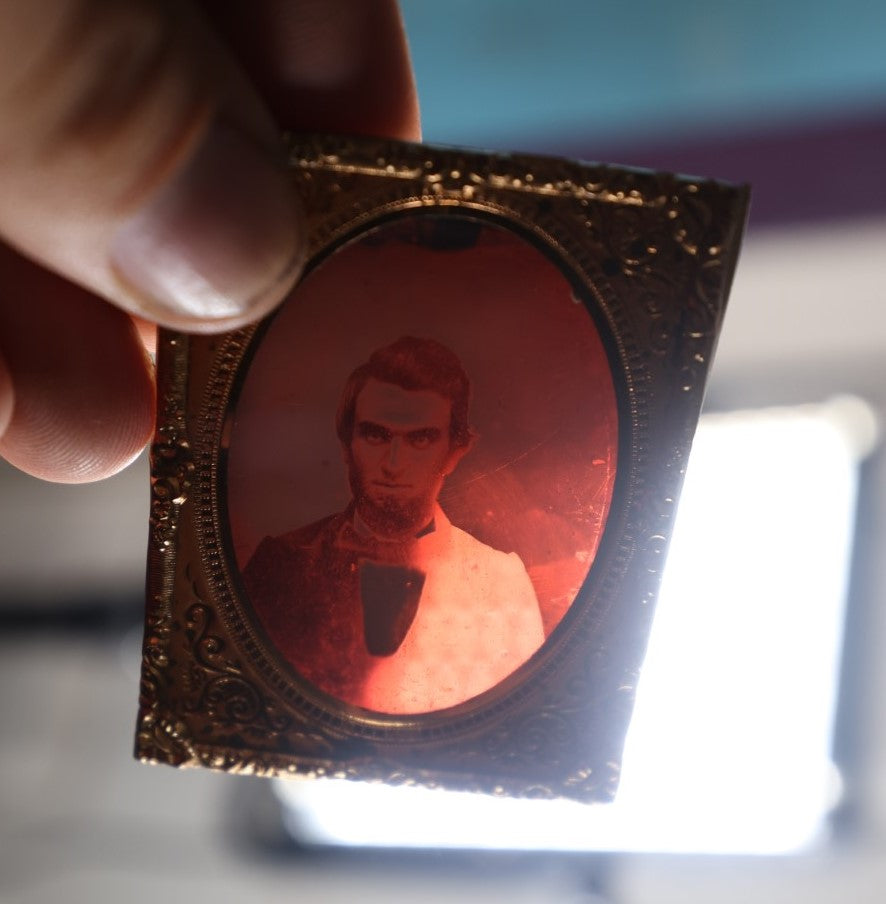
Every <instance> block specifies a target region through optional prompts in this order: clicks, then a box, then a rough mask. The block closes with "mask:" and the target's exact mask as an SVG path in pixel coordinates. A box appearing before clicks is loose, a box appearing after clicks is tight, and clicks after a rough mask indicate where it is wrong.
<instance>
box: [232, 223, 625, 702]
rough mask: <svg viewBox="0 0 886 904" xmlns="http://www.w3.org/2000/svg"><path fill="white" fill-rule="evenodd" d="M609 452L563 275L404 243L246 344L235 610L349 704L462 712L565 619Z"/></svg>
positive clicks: (600, 375) (314, 291)
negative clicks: (240, 595)
mask: <svg viewBox="0 0 886 904" xmlns="http://www.w3.org/2000/svg"><path fill="white" fill-rule="evenodd" d="M617 452H618V416H617V407H616V402H615V395H614V390H613V384H612V375H611V372H610V364H609V362H608V359H607V355H606V352H605V350H604V347H603V344H602V341H601V339H600V336H599V333H598V332H597V329H596V327H595V325H594V322H593V320H592V318H591V316H590V314H589V312H588V310H587V309H586V308H585V306H584V305H582V304H581V303H580V302H579V301H577V299H576V298H575V297H574V295H573V290H572V287H571V285H570V284H569V282H568V281H567V280H566V279H565V278H564V276H563V274H562V273H561V272H560V271H558V270H557V268H556V267H555V266H554V265H553V263H551V261H550V260H548V259H547V258H545V257H544V256H543V255H542V254H541V252H539V251H538V250H537V249H535V248H534V247H533V246H532V245H530V244H529V243H528V242H526V241H525V240H524V239H522V238H521V237H519V236H517V235H516V234H514V233H513V232H510V231H508V230H506V229H503V228H501V227H499V226H496V225H492V224H491V223H489V222H484V221H483V220H481V219H477V218H472V217H468V216H452V215H449V216H439V215H437V216H435V215H432V214H424V213H420V214H412V215H408V216H405V217H402V218H398V219H395V220H392V221H391V222H389V223H387V224H385V225H383V226H379V227H377V228H375V229H373V230H371V231H369V232H368V233H366V234H365V235H362V236H360V237H359V238H357V239H355V240H353V241H352V242H350V243H348V244H346V245H345V246H343V247H341V248H339V249H337V250H336V251H335V252H334V253H333V254H332V255H330V256H329V257H328V258H327V259H326V260H325V261H324V262H323V263H322V264H321V265H319V266H318V267H317V269H316V270H315V271H314V272H312V273H311V274H310V275H309V276H308V277H307V278H306V279H305V280H304V282H303V283H302V285H301V286H300V287H299V289H298V290H297V291H296V293H294V295H293V297H292V299H291V300H290V301H289V302H288V303H287V304H286V305H285V306H284V308H283V309H282V310H281V311H280V313H279V314H278V315H277V316H276V317H275V318H274V319H273V320H272V321H271V322H270V323H269V324H268V325H267V327H266V329H265V330H264V331H263V333H262V335H261V337H260V339H259V340H258V341H257V342H256V346H255V351H254V353H253V355H252V357H251V360H250V362H249V365H248V368H247V370H246V374H245V377H244V382H243V385H242V388H241V390H240V393H239V396H238V398H237V400H236V403H235V406H234V416H233V425H232V428H231V431H230V437H229V447H228V454H227V490H228V515H229V519H230V530H231V541H232V546H233V551H234V556H235V560H236V563H237V566H238V570H239V572H240V578H241V586H242V589H243V592H244V598H245V600H246V602H247V604H248V605H249V606H250V607H251V608H252V609H253V610H254V612H255V615H256V618H257V621H258V624H259V627H260V629H261V630H262V631H263V632H264V634H265V635H266V637H267V640H268V642H269V645H270V646H271V647H272V648H273V649H274V650H275V651H276V652H277V653H279V654H280V656H281V658H282V659H283V660H285V662H286V663H287V664H288V665H289V666H290V667H292V668H293V669H294V671H295V672H296V674H297V675H299V676H300V677H302V678H304V679H306V680H307V681H309V682H310V683H312V684H314V685H315V686H316V687H317V688H318V689H320V690H322V691H323V692H325V693H327V694H330V695H331V696H332V697H334V698H336V699H338V700H341V701H344V702H346V703H350V704H353V705H355V706H359V707H363V708H365V709H368V710H370V711H373V712H381V713H408V714H415V713H424V712H432V711H436V710H441V709H446V708H448V707H452V706H456V705H458V704H460V703H464V702H465V701H467V700H470V699H472V698H474V697H477V696H479V695H480V694H482V693H484V692H485V691H488V690H489V689H491V688H493V687H495V686H496V685H497V684H498V683H499V682H500V681H502V680H503V679H505V678H506V677H508V676H509V675H510V674H511V673H513V672H514V671H515V670H516V669H518V668H519V667H520V666H521V665H523V664H524V663H525V662H526V661H527V660H529V659H530V657H531V656H532V655H533V654H534V653H535V652H536V651H537V650H538V649H539V647H540V646H541V645H542V643H543V641H544V639H545V637H546V636H549V635H550V634H551V632H552V631H553V630H554V629H555V628H556V626H557V624H558V623H559V622H560V620H561V618H562V617H563V615H564V614H565V612H566V611H567V609H568V608H569V606H570V605H571V604H572V602H573V601H574V599H575V597H576V595H577V594H578V591H579V589H580V587H581V585H582V584H583V582H584V580H585V578H586V577H587V574H588V570H589V568H590V566H591V564H592V562H593V558H594V555H595V553H596V549H597V545H598V543H599V539H600V536H601V533H602V530H603V527H604V525H605V522H606V516H607V513H608V509H609V502H610V499H611V495H612V488H613V484H614V479H615V472H616V461H617Z"/></svg>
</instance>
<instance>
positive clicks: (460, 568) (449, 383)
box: [242, 336, 544, 714]
mask: <svg viewBox="0 0 886 904" xmlns="http://www.w3.org/2000/svg"><path fill="white" fill-rule="evenodd" d="M470 397H471V384H470V380H469V378H468V376H467V374H466V373H465V370H464V368H463V366H462V364H461V362H460V360H459V358H458V357H457V356H456V355H455V353H454V352H452V351H451V350H450V349H449V348H447V347H446V346H444V345H442V344H441V343H439V342H437V341H435V340H433V339H427V338H415V337H411V336H406V337H403V338H401V339H398V340H397V341H395V342H394V343H392V344H390V345H387V346H385V347H383V348H379V349H377V350H376V351H375V352H373V353H372V354H371V355H370V357H369V360H368V361H366V362H365V363H363V364H361V365H360V366H359V367H357V368H356V370H354V371H353V373H351V375H350V377H349V378H348V379H347V382H346V384H345V386H344V390H343V392H342V395H341V400H340V403H339V407H338V411H337V414H336V417H335V430H336V433H337V437H338V441H339V443H340V448H341V454H342V458H343V461H344V465H345V467H346V469H347V476H348V482H349V485H350V491H351V501H350V504H349V505H348V506H347V507H346V508H345V509H344V510H343V511H339V512H337V513H334V514H330V515H329V516H327V517H325V518H322V519H321V520H319V521H316V522H314V523H311V524H309V525H307V526H304V527H299V528H296V529H295V530H292V531H290V532H288V533H283V534H281V535H278V536H267V537H265V538H264V539H263V540H262V541H261V542H260V543H259V544H258V546H257V548H256V549H255V551H254V553H253V554H252V555H251V557H250V559H249V561H248V563H247V564H246V566H245V568H244V569H243V572H242V577H243V584H244V588H245V590H246V594H247V597H248V600H249V602H250V604H251V606H252V607H253V609H254V610H255V613H256V615H257V617H258V620H259V622H260V624H261V625H262V627H263V629H264V631H265V633H266V634H267V636H268V638H269V640H270V641H271V643H272V644H273V645H274V647H275V648H276V649H277V650H278V651H279V652H280V654H281V655H282V656H283V657H284V658H285V659H286V660H287V661H288V662H289V663H290V664H291V665H292V666H293V668H294V669H295V670H296V671H297V672H298V673H299V674H300V675H302V676H303V677H304V678H306V679H307V680H308V681H310V682H312V683H313V684H314V685H316V686H317V687H318V688H320V689H321V690H323V691H325V692H326V693H328V694H331V695H332V696H334V697H336V698H338V699H340V700H343V701H345V702H347V703H350V704H353V705H357V706H361V707H364V708H366V709H369V710H373V711H376V712H383V713H399V714H407V713H422V712H431V711H434V710H439V709H444V708H447V707H450V706H455V705H457V704H459V703H463V702H465V701H466V700H469V699H471V698H472V697H475V696H477V695H478V694H481V693H483V692H484V691H487V690H489V689H490V688H492V687H494V686H495V685H496V684H498V683H499V682H501V681H502V680H503V679H505V678H506V677H507V676H508V675H510V674H511V673H512V672H513V671H514V670H515V669H517V668H518V667H519V666H520V665H521V664H522V663H523V662H525V661H526V660H527V659H528V658H529V657H530V656H531V655H532V654H533V653H534V652H535V651H536V650H537V649H538V647H539V646H540V645H541V643H542V642H543V640H544V634H543V629H542V618H541V614H540V611H539V604H538V600H537V598H536V594H535V591H534V589H533V585H532V582H531V581H530V578H529V575H528V574H527V571H526V568H525V567H524V564H523V562H522V560H521V559H520V557H519V556H518V555H517V554H516V553H515V552H512V551H509V550H499V549H495V548H493V547H492V546H490V545H487V544H485V543H483V542H481V541H480V540H478V539H476V538H475V537H474V536H472V535H471V534H470V533H467V532H466V531H464V530H462V529H460V528H459V527H457V526H456V525H454V524H452V523H451V522H450V520H449V518H448V517H447V515H446V513H445V512H444V510H443V508H442V507H441V505H440V502H439V496H440V493H441V490H442V488H443V486H444V483H445V481H446V480H447V478H448V477H449V476H450V475H451V474H452V473H453V471H455V469H456V468H457V467H458V465H459V462H461V460H462V459H463V458H464V457H465V456H466V455H468V454H470V452H471V448H472V446H473V445H474V443H475V441H476V440H477V437H476V435H475V432H474V431H473V430H472V429H471V426H470V422H469V406H470ZM330 429H331V425H330Z"/></svg>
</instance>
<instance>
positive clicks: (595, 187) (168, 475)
mask: <svg viewBox="0 0 886 904" xmlns="http://www.w3.org/2000/svg"><path fill="white" fill-rule="evenodd" d="M290 148H291V156H290V161H291V168H292V175H293V179H294V181H295V183H296V185H297V188H298V191H299V193H300V195H301V197H302V199H303V201H304V204H305V207H306V210H307V223H308V236H309V241H310V249H309V255H310V259H316V258H317V257H318V256H320V255H322V254H323V253H324V251H326V250H327V249H329V248H330V247H331V246H334V245H335V244H336V243H339V242H341V241H342V239H343V237H344V236H348V235H353V234H355V233H358V232H360V231H362V230H365V229H367V228H369V227H370V226H371V225H372V224H373V223H375V222H378V221H379V220H380V219H383V218H385V217H388V216H390V215H392V214H395V213H397V212H402V211H410V210H428V209H431V210H435V211H441V212H443V211H447V210H449V211H452V210H455V211H460V212H461V213H470V214H472V215H480V216H485V217H489V218H491V219H492V220H493V221H495V222H497V223H499V224H501V225H504V226H506V227H510V228H512V229H514V230H517V231H519V232H520V233H521V234H522V235H524V236H526V237H528V238H529V239H530V240H531V241H533V242H534V243H535V244H536V246H537V247H539V248H542V249H543V250H544V251H545V253H547V254H548V255H549V256H551V257H552V258H553V259H554V260H556V261H558V262H559V265H560V266H561V269H562V270H563V272H564V274H568V277H569V278H570V279H571V280H573V283H574V284H575V285H576V287H577V289H578V291H579V292H580V293H581V297H582V298H583V299H584V300H585V303H586V304H587V305H588V306H589V307H593V309H594V314H595V318H596V321H597V322H598V323H602V324H604V325H605V331H606V332H608V336H607V337H604V338H605V339H606V341H608V343H609V347H610V354H611V359H612V362H613V370H612V374H613V379H614V382H615V385H616V392H617V396H618V399H619V422H620V423H619V453H618V475H617V481H616V492H615V495H614V497H613V500H612V505H611V509H610V513H609V517H608V522H607V525H606V529H605V532H604V535H603V541H602V543H601V545H600V549H599V551H598V554H597V557H596V560H595V562H594V565H593V567H592V569H591V572H590V575H589V577H588V579H587V581H586V582H585V585H584V586H583V588H582V591H581V593H580V594H579V597H578V598H577V599H576V601H575V603H574V604H573V607H572V610H571V612H570V615H569V618H568V619H566V620H564V624H562V625H561V626H560V627H559V628H558V629H557V631H556V632H555V633H554V634H553V635H552V637H551V638H549V640H548V641H547V642H546V643H545V644H544V646H543V647H542V649H541V650H540V651H539V653H538V654H536V656H535V657H533V659H532V660H530V662H529V663H528V664H527V665H525V666H524V667H522V668H521V669H519V670H518V671H517V672H516V673H515V674H514V675H512V676H511V677H510V678H509V679H507V680H506V681H505V682H503V683H502V684H501V685H499V686H498V687H497V688H495V689H494V690H493V691H492V692H490V693H487V694H484V695H483V696H482V697H481V698H478V700H479V702H478V701H476V700H475V701H469V702H468V703H467V704H464V705H462V706H459V707H456V708H454V709H451V710H444V711H441V712H438V713H429V714H424V715H421V716H416V717H412V716H409V717H402V716H384V715H380V714H374V713H368V712H366V711H363V710H358V709H355V708H353V707H349V706H345V705H334V704H332V703H330V702H329V701H328V700H327V701H324V700H323V699H321V697H322V695H321V697H318V696H317V695H312V694H311V693H310V691H309V690H306V689H305V688H304V687H302V686H300V684H299V682H294V681H293V680H292V676H291V675H289V674H285V673H284V672H283V671H282V670H280V669H278V668H275V667H274V665H273V663H269V661H268V660H267V658H266V657H263V655H262V651H261V648H260V642H259V641H258V640H257V638H256V635H255V632H254V630H253V628H252V627H251V626H250V624H249V620H248V619H244V618H243V615H242V612H243V602H242V601H241V600H239V599H238V598H237V589H236V581H235V580H234V579H233V578H232V571H234V570H235V569H236V566H235V565H234V563H233V562H232V561H230V560H229V556H228V555H227V553H226V552H225V548H224V543H223V542H222V540H221V538H222V535H223V522H224V517H225V515H224V505H223V503H222V502H221V498H222V496H223V492H222V490H223V488H222V487H220V485H219V483H220V476H219V474H220V469H219V456H220V454H221V449H222V446H223V431H224V426H225V419H226V412H227V411H228V405H229V400H230V396H231V392H232V387H233V386H234V384H235V381H236V379H237V376H238V373H239V369H240V367H241V363H242V362H243V361H244V355H245V353H246V350H247V349H248V347H249V342H250V338H251V337H252V335H253V333H254V331H255V327H249V328H246V329H242V330H238V331H235V332H232V333H228V334H226V335H224V336H221V337H208V336H186V335H182V334H177V333H171V332H168V331H164V332H162V333H161V338H160V343H159V349H158V389H159V396H158V423H157V432H156V437H155V441H154V445H153V458H152V505H151V523H150V545H149V558H148V600H147V614H146V629H145V642H144V656H143V665H142V682H141V695H140V709H139V719H138V730H137V737H136V756H137V757H139V758H140V759H142V760H144V761H148V762H163V763H168V764H171V765H176V766H197V765H201V766H208V767H211V768H215V769H221V770H227V771H231V772H249V773H256V774H261V775H277V774H300V775H304V776H323V775H328V776H341V777H349V778H357V779H364V780H381V781H386V782H390V783H420V784H424V785H429V786H430V785H440V786H445V787H450V788H457V789H469V790H476V791H481V792H486V793H497V794H510V795H519V796H539V797H570V798H575V799H578V800H583V801H592V800H608V799H610V798H611V797H612V795H613V794H614V792H615V788H616V785H617V782H618V775H619V761H620V756H621V748H622V744H623V740H624V735H625V731H626V729H627V725H628V720H629V718H630V713H631V708H632V704H633V697H634V689H635V686H636V683H637V678H638V675H639V669H640V664H641V661H642V657H643V653H644V650H645V645H646V638H647V633H648V629H649V623H650V619H651V617H652V612H653V607H654V602H655V598H656V594H657V591H658V585H659V581H660V577H661V571H662V566H663V562H664V557H665V552H666V549H667V545H668V541H669V538H670V533H671V527H672V523H673V518H674V512H675V507H676V501H677V498H678V495H679V492H680V487H681V484H682V479H683V473H684V467H685V462H686V458H687V454H688V451H689V447H690V444H691V440H692V435H693V432H694V430H695V425H696V421H697V417H698V413H699V410H700V407H701V402H702V396H703V390H704V383H705V378H706V374H707V370H708V367H709V364H710V359H711V355H712V353H713V350H714V346H715V343H716V338H717V335H718V332H719V329H720V325H721V321H722V317H723V312H724V308H725V303H726V296H727V293H728V288H729V284H730V282H731V278H732V274H733V270H734V267H735V263H736V258H737V254H738V247H739V243H740V238H741V232H742V228H743V223H744V218H745V214H746V208H747V203H748V192H747V189H746V188H744V187H735V186H730V185H725V184H722V183H717V182H711V181H703V180H698V179H689V178H683V177H677V176H672V175H666V174H661V173H652V172H645V171H636V170H626V169H619V168H616V167H611V166H601V165H581V164H577V163H571V162H567V161H563V160H557V159H549V158H536V157H523V156H496V155H488V154H479V153H471V152H465V151H460V150H454V149H441V148H430V147H423V146H420V145H412V144H404V143H399V142H393V141H384V142H383V141H376V140H363V139H345V138H335V137H317V136H309V137H296V138H293V139H292V140H291V144H290Z"/></svg>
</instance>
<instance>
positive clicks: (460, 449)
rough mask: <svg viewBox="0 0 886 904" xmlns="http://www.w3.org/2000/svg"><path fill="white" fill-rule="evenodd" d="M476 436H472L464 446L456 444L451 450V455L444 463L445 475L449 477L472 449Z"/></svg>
mask: <svg viewBox="0 0 886 904" xmlns="http://www.w3.org/2000/svg"><path fill="white" fill-rule="evenodd" d="M475 439H476V437H474V436H471V437H470V439H468V441H467V442H466V443H465V444H464V445H462V446H455V447H454V448H452V449H450V450H449V456H448V457H447V459H446V464H444V465H443V476H444V477H448V476H449V475H450V474H451V473H452V472H453V471H454V470H455V469H456V468H457V467H458V463H459V462H460V461H461V460H462V459H463V458H464V457H465V455H467V454H468V452H470V451H471V449H472V448H473V447H474V440H475Z"/></svg>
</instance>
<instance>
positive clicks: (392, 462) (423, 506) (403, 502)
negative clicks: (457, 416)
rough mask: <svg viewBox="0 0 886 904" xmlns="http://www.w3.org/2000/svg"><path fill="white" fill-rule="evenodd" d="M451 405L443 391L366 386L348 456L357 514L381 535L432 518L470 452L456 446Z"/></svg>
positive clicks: (395, 535)
mask: <svg viewBox="0 0 886 904" xmlns="http://www.w3.org/2000/svg"><path fill="white" fill-rule="evenodd" d="M451 409H452V403H451V402H450V401H449V400H448V399H446V398H444V397H443V396H441V395H440V394H439V393H436V392H432V391H430V390H408V389H404V388H403V387H401V386H397V385H395V384H393V383H385V382H383V381H381V380H376V379H374V378H373V379H370V380H368V381H367V383H366V385H365V386H364V387H363V389H362V390H361V391H360V394H359V395H358V396H357V400H356V404H355V410H354V435H353V437H352V439H351V444H350V447H349V449H348V450H347V454H346V456H345V458H346V462H347V464H348V469H349V472H350V480H351V486H352V488H353V490H354V495H355V501H356V506H357V513H358V514H359V515H360V517H361V518H362V519H363V521H364V522H365V523H366V525H367V526H368V527H369V528H370V529H371V530H372V531H373V532H375V533H376V534H378V535H380V536H383V537H386V538H390V539H401V538H405V537H407V536H409V535H411V534H412V535H414V534H415V532H416V531H418V530H420V529H421V528H422V527H424V525H426V524H427V523H428V522H429V521H430V520H431V518H432V516H433V513H434V507H435V505H436V504H437V497H438V496H439V495H440V490H441V488H442V486H443V481H444V480H445V478H446V477H447V476H448V475H449V474H451V473H452V471H453V470H454V469H455V466H456V465H457V464H458V462H459V460H460V459H461V457H462V455H464V453H465V451H466V449H463V448H454V447H453V446H452V443H451V440H450V433H449V424H450V419H451Z"/></svg>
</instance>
